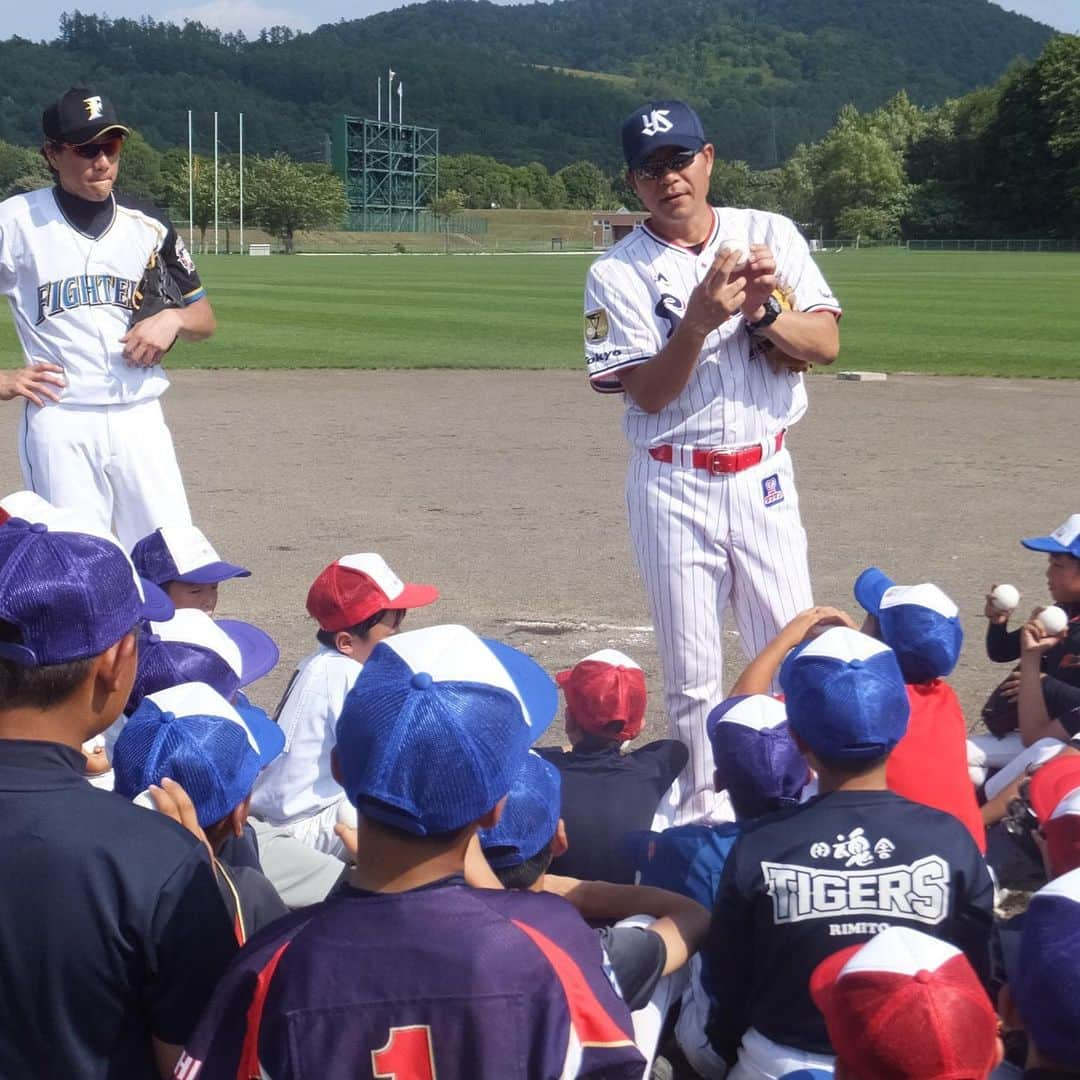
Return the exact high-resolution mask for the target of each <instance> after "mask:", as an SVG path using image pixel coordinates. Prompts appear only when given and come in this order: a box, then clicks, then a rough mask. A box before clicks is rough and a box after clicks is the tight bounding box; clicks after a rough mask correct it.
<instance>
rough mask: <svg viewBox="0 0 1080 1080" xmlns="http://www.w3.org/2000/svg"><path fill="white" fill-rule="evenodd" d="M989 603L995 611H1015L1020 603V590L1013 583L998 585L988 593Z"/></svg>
mask: <svg viewBox="0 0 1080 1080" xmlns="http://www.w3.org/2000/svg"><path fill="white" fill-rule="evenodd" d="M990 603H991V604H993V605H994V609H995V610H996V611H1015V610H1016V605H1017V604H1019V603H1020V590H1019V589H1018V588H1017V587H1016V586H1015V585H998V586H996V587H995V589H994V591H993V592H992V593H991V594H990Z"/></svg>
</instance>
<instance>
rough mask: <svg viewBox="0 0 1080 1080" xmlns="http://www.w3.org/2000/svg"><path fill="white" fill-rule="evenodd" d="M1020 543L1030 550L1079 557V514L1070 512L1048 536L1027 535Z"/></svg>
mask: <svg viewBox="0 0 1080 1080" xmlns="http://www.w3.org/2000/svg"><path fill="white" fill-rule="evenodd" d="M1020 543H1021V544H1023V545H1024V547H1026V548H1028V549H1030V550H1031V551H1045V552H1047V553H1049V554H1051V555H1072V556H1073V558H1075V559H1080V514H1071V515H1070V516H1069V517H1067V518H1066V519H1065V521H1063V522H1062V523H1061V524H1060V525H1059V526H1058V527H1057V528H1056V529H1055V530H1054V531H1053V532H1052V533H1051V534H1050V535H1049V536H1029V537H1028V538H1027V539H1026V540H1021V541H1020Z"/></svg>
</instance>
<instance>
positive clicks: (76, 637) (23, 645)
mask: <svg viewBox="0 0 1080 1080" xmlns="http://www.w3.org/2000/svg"><path fill="white" fill-rule="evenodd" d="M146 617H147V612H146V604H145V601H144V600H143V595H142V591H141V588H140V586H139V582H138V578H137V577H136V575H135V573H134V571H133V569H132V566H131V563H130V562H129V561H128V558H127V556H126V555H125V554H124V552H123V550H122V549H121V548H119V547H117V545H116V544H115V543H113V542H112V541H110V540H107V539H105V538H104V537H100V536H90V535H88V534H86V533H74V532H50V530H49V527H48V526H47V525H45V524H43V523H41V522H35V523H34V524H32V525H31V524H28V523H27V522H25V521H22V520H19V519H17V518H12V519H11V520H10V521H8V522H7V523H6V524H5V525H4V526H3V528H0V622H5V623H8V624H9V625H10V626H11V627H12V628H13V630H14V632H15V634H16V635H17V640H16V641H0V658H3V659H5V660H10V661H12V662H13V663H16V664H20V665H22V666H23V667H45V666H47V665H51V664H64V663H69V662H71V661H74V660H86V659H89V658H90V657H93V656H97V655H98V654H100V653H102V652H104V651H105V650H106V649H108V648H109V647H110V646H112V645H115V644H116V643H117V642H118V641H119V640H120V639H121V638H123V637H124V636H125V635H126V634H129V633H131V631H132V630H133V629H134V628H135V626H136V624H137V623H139V622H140V621H141V620H143V619H145V618H146Z"/></svg>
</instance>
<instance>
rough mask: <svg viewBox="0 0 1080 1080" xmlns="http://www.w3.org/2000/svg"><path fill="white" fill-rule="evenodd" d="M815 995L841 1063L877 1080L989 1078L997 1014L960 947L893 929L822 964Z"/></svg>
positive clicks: (994, 1052)
mask: <svg viewBox="0 0 1080 1080" xmlns="http://www.w3.org/2000/svg"><path fill="white" fill-rule="evenodd" d="M810 994H811V996H812V997H813V999H814V1004H815V1005H817V1007H818V1008H819V1009H820V1010H821V1013H822V1015H823V1016H824V1017H825V1026H826V1028H827V1029H828V1032H829V1041H830V1042H831V1043H832V1045H833V1049H834V1050H835V1051H836V1055H837V1062H838V1063H843V1065H844V1067H845V1071H846V1072H848V1073H850V1075H852V1076H858V1077H873V1078H874V1080H926V1078H927V1077H930V1076H932V1077H934V1078H935V1080H985V1078H986V1077H987V1076H989V1074H990V1072H991V1070H992V1069H993V1068H994V1066H995V1065H996V1064H997V1060H998V1054H997V1033H998V1022H997V1015H996V1014H995V1012H994V1008H993V1005H992V1004H991V1002H990V998H989V997H988V996H987V993H986V991H985V990H984V989H983V986H982V984H981V983H980V982H979V977H978V976H977V975H976V974H975V970H974V968H972V966H971V964H970V963H969V962H968V959H967V957H966V956H964V954H963V953H962V952H961V951H960V950H959V949H957V948H956V947H955V946H953V945H950V944H948V942H945V941H941V940H939V939H938V938H933V937H930V936H929V935H928V934H924V933H922V932H921V931H919V930H913V929H911V928H909V927H906V926H893V927H890V928H889V929H888V930H884V931H882V932H881V933H880V934H878V935H877V936H876V937H874V938H871V939H870V941H868V942H866V943H865V944H864V945H854V946H852V947H851V948H849V949H842V950H841V951H840V952H838V953H834V954H833V955H832V956H829V957H827V958H826V959H825V960H823V961H822V962H821V963H820V964H819V965H818V966H817V968H816V969H815V970H814V973H813V975H811V976H810Z"/></svg>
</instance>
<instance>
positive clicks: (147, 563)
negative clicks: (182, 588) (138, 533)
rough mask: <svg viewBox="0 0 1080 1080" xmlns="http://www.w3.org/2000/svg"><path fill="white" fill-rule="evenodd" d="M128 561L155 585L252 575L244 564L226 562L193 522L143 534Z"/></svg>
mask: <svg viewBox="0 0 1080 1080" xmlns="http://www.w3.org/2000/svg"><path fill="white" fill-rule="evenodd" d="M131 561H132V562H133V563H134V564H135V568H136V569H137V570H138V571H139V573H140V574H142V576H143V577H144V578H148V579H149V580H150V581H152V582H154V584H156V585H164V584H165V583H166V582H169V581H183V582H184V583H185V584H188V585H214V584H217V583H218V582H221V581H228V580H229V578H238V577H251V571H250V570H248V569H246V568H245V567H243V566H237V565H235V564H234V563H230V562H225V561H224V560H223V559H222V558H221V557H220V556H219V555H218V553H217V552H216V551H215V550H214V548H213V545H211V543H210V541H209V540H207V539H206V537H205V536H204V535H203V533H202V531H201V530H199V529H197V528H196V527H195V526H194V525H165V526H162V527H161V528H160V529H158V530H157V531H156V532H152V533H151V534H150V535H149V536H144V537H143V538H142V539H141V540H140V541H139V542H138V543H137V544H136V545H135V546H134V547H133V548H132V549H131Z"/></svg>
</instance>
